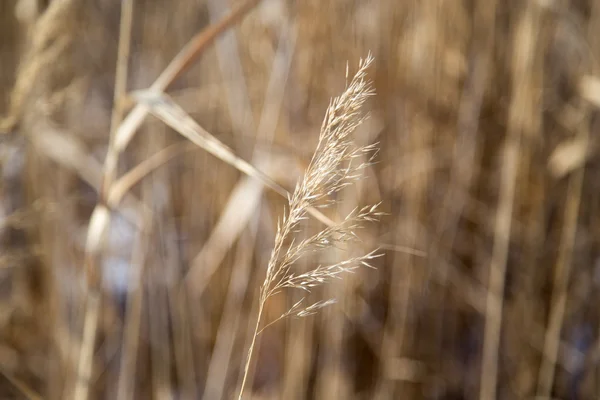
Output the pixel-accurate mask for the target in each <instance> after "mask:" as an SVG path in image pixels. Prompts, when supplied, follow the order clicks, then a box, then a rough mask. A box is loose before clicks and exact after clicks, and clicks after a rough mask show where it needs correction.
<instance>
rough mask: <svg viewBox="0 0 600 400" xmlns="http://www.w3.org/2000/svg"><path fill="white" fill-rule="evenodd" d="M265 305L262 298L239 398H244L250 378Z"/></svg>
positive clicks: (240, 399)
mask: <svg viewBox="0 0 600 400" xmlns="http://www.w3.org/2000/svg"><path fill="white" fill-rule="evenodd" d="M264 305H265V300H264V299H262V296H261V300H260V305H259V307H258V317H257V318H256V326H255V327H254V334H253V335H252V342H251V343H250V348H249V349H248V358H247V359H246V366H245V367H244V378H243V379H242V386H241V388H240V395H239V397H238V400H242V395H243V394H244V388H245V387H246V379H248V371H249V370H250V361H251V360H252V353H253V352H254V345H255V344H256V337H257V336H258V327H259V326H260V320H261V317H262V312H263V308H264V307H263V306H264Z"/></svg>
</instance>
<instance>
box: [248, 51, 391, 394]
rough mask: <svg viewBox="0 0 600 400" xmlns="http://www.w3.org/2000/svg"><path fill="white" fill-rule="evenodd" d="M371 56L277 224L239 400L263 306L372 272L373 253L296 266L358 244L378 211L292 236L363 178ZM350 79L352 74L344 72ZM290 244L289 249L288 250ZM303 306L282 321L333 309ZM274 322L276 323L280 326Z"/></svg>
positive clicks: (331, 112) (329, 118) (334, 105)
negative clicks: (356, 139) (357, 135)
mask: <svg viewBox="0 0 600 400" xmlns="http://www.w3.org/2000/svg"><path fill="white" fill-rule="evenodd" d="M372 60H373V59H372V57H371V56H370V55H369V56H368V57H367V58H366V60H364V61H363V60H361V61H360V63H359V69H358V72H357V73H356V74H355V76H354V78H353V79H352V81H351V82H350V83H349V84H348V86H347V88H346V91H345V92H344V93H343V94H342V95H341V96H339V97H337V98H335V99H333V100H332V102H331V103H330V106H329V108H328V109H327V113H326V115H325V119H324V121H323V125H322V127H321V132H320V135H319V142H318V145H317V149H316V150H315V153H314V155H313V158H312V160H311V162H310V164H309V166H308V168H307V170H306V173H305V176H304V178H303V179H302V180H301V181H300V182H299V183H298V185H297V186H296V189H295V190H294V193H293V194H292V195H290V196H289V199H288V201H289V212H288V213H287V214H286V216H285V217H284V218H283V221H281V223H279V224H278V227H277V233H276V235H275V245H274V247H273V250H272V253H271V257H270V259H269V263H268V266H267V272H266V275H265V280H264V282H263V284H262V285H261V288H260V295H259V309H258V316H257V320H256V326H255V329H254V335H253V337H252V341H251V343H250V347H249V349H248V356H247V360H246V365H245V367H244V375H243V378H242V383H241V388H240V393H239V399H240V400H241V399H242V396H243V394H244V389H245V386H246V381H247V377H248V372H249V369H250V362H251V360H252V354H253V350H254V347H255V344H256V339H257V337H258V335H259V334H260V332H261V331H262V330H263V329H265V328H266V327H267V326H269V325H270V324H272V323H273V322H275V321H273V322H271V323H270V324H267V325H266V326H265V327H264V328H262V329H260V325H261V322H262V314H263V312H264V306H265V304H266V302H267V300H268V299H269V298H271V297H272V296H274V295H275V294H277V293H279V292H281V291H282V290H284V289H301V290H304V291H307V292H310V290H311V289H312V288H314V287H317V286H320V285H322V284H324V283H327V282H328V281H329V280H331V279H339V278H341V274H343V273H347V272H351V271H352V270H354V269H355V268H357V267H358V266H361V265H363V266H370V265H369V261H370V260H372V259H373V258H375V257H376V255H375V253H374V252H371V253H368V254H366V255H364V256H359V257H354V258H350V259H348V260H344V261H341V262H337V263H335V264H332V265H328V266H322V265H320V266H318V267H317V268H315V269H314V270H311V271H309V272H305V273H301V274H296V273H294V272H292V270H291V268H292V266H293V265H294V264H295V263H296V262H297V261H298V259H299V258H300V257H302V256H303V255H305V254H307V253H308V252H311V251H315V250H319V249H325V248H330V247H332V246H334V244H335V243H348V242H351V241H353V240H354V239H356V238H357V237H356V234H355V233H354V230H355V229H357V228H360V226H361V224H362V223H364V222H367V221H374V220H376V218H377V217H378V216H379V215H380V214H379V213H378V211H377V205H374V206H366V207H363V208H361V209H358V208H357V209H354V210H353V211H352V212H350V214H349V215H348V216H347V217H346V218H345V220H344V221H342V222H341V223H339V224H337V225H334V226H328V227H327V228H325V229H324V230H323V231H321V232H319V233H317V234H316V235H314V236H312V237H310V238H308V239H305V240H302V241H300V242H298V243H296V242H295V241H294V240H293V239H292V236H293V233H294V232H295V231H296V230H297V228H298V226H299V224H300V223H301V222H302V221H303V220H305V219H306V218H307V217H306V215H307V213H308V211H309V209H310V208H311V207H317V206H321V207H324V206H328V205H331V199H330V196H331V195H333V194H335V193H337V192H339V191H340V190H341V189H342V188H344V187H346V186H348V185H350V184H352V183H353V182H354V181H356V180H357V179H359V178H360V172H361V171H362V170H363V169H364V168H365V167H366V164H360V165H358V166H356V165H353V161H355V160H356V159H357V158H358V159H359V158H360V157H362V156H365V155H368V154H370V153H372V152H373V151H374V150H375V147H374V146H373V145H367V146H364V147H357V148H355V147H354V146H353V144H352V141H351V138H350V135H351V134H352V132H353V131H354V130H355V128H356V127H357V126H359V125H360V124H361V123H362V121H363V120H364V117H363V116H361V108H362V106H363V104H364V103H365V101H366V100H367V98H368V97H369V96H371V95H373V91H372V89H371V87H370V84H369V83H368V82H366V81H365V75H366V70H367V68H368V67H369V66H370V64H371V62H372ZM346 77H348V71H346ZM290 239H292V242H291V244H290V245H286V242H287V241H288V240H290ZM303 300H304V299H301V300H300V301H298V302H296V303H295V304H294V305H293V306H292V307H291V308H290V309H289V310H288V311H287V312H285V313H284V314H282V315H281V316H280V318H278V319H277V320H279V319H282V318H285V317H288V316H292V315H295V316H298V317H304V316H308V315H312V314H314V313H315V312H317V311H318V310H319V309H321V308H323V307H326V306H328V305H330V304H332V302H333V300H324V301H318V302H316V303H314V304H311V305H309V306H304V305H303ZM277 320H276V321H277Z"/></svg>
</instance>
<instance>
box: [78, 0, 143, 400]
mask: <svg viewBox="0 0 600 400" xmlns="http://www.w3.org/2000/svg"><path fill="white" fill-rule="evenodd" d="M132 25H133V0H127V1H123V2H122V3H121V19H120V26H119V44H118V50H117V51H118V53H117V54H118V56H117V68H116V74H115V85H114V97H113V110H112V114H111V122H110V137H109V145H108V147H109V149H111V148H113V147H114V141H115V137H116V131H117V126H118V124H119V123H120V122H121V119H122V107H121V106H120V102H119V99H120V98H122V97H124V95H125V92H126V90H127V75H128V66H129V53H130V51H131V27H132ZM109 153H110V150H109ZM115 171H116V168H113V169H112V170H108V171H107V170H106V169H105V170H104V174H103V177H102V178H103V182H102V187H101V189H100V196H103V197H106V196H107V190H108V189H110V187H111V184H112V178H113V174H114V173H115ZM102 208H104V206H102ZM97 210H98V207H96V210H94V213H93V214H92V220H91V221H90V226H89V231H88V240H87V241H86V249H85V260H84V268H85V273H86V278H87V284H88V293H87V295H86V302H85V304H86V309H85V318H84V325H83V342H82V345H81V349H80V355H79V363H78V367H77V377H78V378H77V381H76V383H75V390H74V391H73V396H74V397H73V398H74V399H76V400H87V398H88V395H89V387H90V377H91V373H92V365H93V360H94V347H95V343H96V330H97V325H98V318H99V313H100V301H101V299H100V292H99V291H100V287H99V282H98V276H97V274H98V271H97V265H96V261H97V258H98V251H99V246H98V245H99V243H100V241H101V240H102V239H101V238H100V236H104V231H105V230H106V226H107V225H108V223H109V219H110V215H109V211H108V210H107V211H106V212H100V213H99V212H97ZM99 216H101V217H100V218H101V219H98V218H99ZM94 218H96V220H95V221H94ZM99 223H103V225H104V226H99ZM94 233H97V235H98V236H99V237H97V238H93V235H94ZM82 378H83V379H82Z"/></svg>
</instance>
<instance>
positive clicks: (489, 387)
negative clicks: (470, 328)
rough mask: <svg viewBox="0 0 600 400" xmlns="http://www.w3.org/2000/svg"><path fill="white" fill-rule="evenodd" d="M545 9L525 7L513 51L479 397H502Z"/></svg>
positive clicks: (487, 399) (532, 6) (490, 399)
mask: <svg viewBox="0 0 600 400" xmlns="http://www.w3.org/2000/svg"><path fill="white" fill-rule="evenodd" d="M541 14H542V10H540V7H539V6H538V5H537V4H534V3H528V4H527V5H526V6H525V10H524V12H523V15H522V16H521V20H520V21H519V24H518V25H517V30H516V35H515V37H514V43H515V47H514V53H513V73H514V81H513V99H512V102H511V106H510V111H509V119H508V132H507V136H506V139H505V143H504V148H503V151H502V172H501V178H500V182H501V183H500V195H499V200H498V209H497V213H496V222H495V229H494V247H493V250H492V259H491V264H490V270H489V281H488V293H487V299H486V313H485V329H484V342H483V359H482V366H481V383H480V385H481V386H480V392H479V394H480V395H479V398H480V399H485V400H494V399H496V398H497V394H496V392H497V382H498V353H499V350H500V336H501V328H502V313H503V294H504V285H505V279H506V268H507V265H506V264H507V259H508V248H509V244H510V233H511V223H512V219H513V218H512V214H513V207H514V201H515V188H516V182H517V170H518V162H519V155H520V146H521V136H522V135H523V134H524V132H523V130H525V131H526V132H527V129H528V128H530V127H531V123H530V121H529V118H530V116H529V115H527V111H526V110H530V109H532V107H533V106H534V104H532V102H533V100H532V99H531V93H532V92H533V90H532V88H531V87H530V85H531V84H532V82H535V80H534V79H533V74H534V61H535V55H536V54H537V49H536V44H537V42H536V37H537V34H538V32H539V29H540V27H539V25H540V19H541Z"/></svg>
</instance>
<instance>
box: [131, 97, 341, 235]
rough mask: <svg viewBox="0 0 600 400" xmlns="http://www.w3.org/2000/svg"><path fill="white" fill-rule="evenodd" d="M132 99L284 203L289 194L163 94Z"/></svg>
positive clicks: (321, 218)
mask: <svg viewBox="0 0 600 400" xmlns="http://www.w3.org/2000/svg"><path fill="white" fill-rule="evenodd" d="M132 96H133V97H134V99H135V100H136V101H137V102H138V103H140V104H143V105H144V106H145V107H147V108H148V110H149V111H150V113H152V114H153V115H154V116H155V117H157V118H158V119H160V120H161V121H163V122H164V123H165V124H167V125H168V126H170V127H171V128H173V129H175V130H176V131H177V132H179V133H180V134H181V135H182V136H184V137H185V138H187V139H188V140H190V141H191V142H192V143H194V144H196V145H198V146H200V147H201V148H203V149H204V150H206V151H207V152H209V153H210V154H212V155H214V156H215V157H217V158H219V159H221V160H222V161H224V162H226V163H228V164H230V165H231V166H233V167H235V168H237V169H238V170H239V171H241V172H243V173H245V174H246V175H248V176H250V177H252V178H255V179H257V180H259V181H260V182H262V183H263V184H264V185H265V186H267V187H269V188H270V189H272V190H273V191H275V192H277V193H278V194H280V195H281V196H283V197H285V198H286V199H287V198H288V196H289V195H290V193H289V192H288V191H287V190H285V189H284V188H283V187H281V186H280V185H279V184H277V183H276V182H274V181H273V180H272V179H271V178H270V177H268V176H267V175H266V174H264V173H263V172H261V171H259V170H258V169H256V168H255V167H254V166H252V165H251V164H250V163H248V162H247V161H245V160H243V159H242V158H240V157H238V156H237V155H235V153H234V152H233V151H232V150H231V149H230V148H229V147H227V146H226V145H225V144H223V143H222V142H221V141H219V140H218V139H216V138H215V137H214V136H213V135H211V134H210V133H209V132H208V131H206V129H204V128H202V127H201V126H200V125H199V124H198V123H197V122H196V121H194V120H193V119H192V118H191V117H190V116H189V115H188V114H187V113H186V112H185V110H184V109H183V108H181V107H180V106H179V105H178V104H177V103H175V102H174V101H173V100H172V99H171V98H170V97H169V96H167V95H166V94H164V93H161V92H156V91H153V90H142V91H136V92H134V93H133V94H132ZM308 211H309V213H310V214H311V215H312V216H314V217H315V218H317V219H318V220H319V221H321V222H322V223H324V224H326V225H328V226H333V225H335V223H334V222H333V221H331V220H330V219H329V218H327V217H326V216H325V215H323V213H321V212H320V211H318V210H316V209H314V208H310V209H309V210H308Z"/></svg>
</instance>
